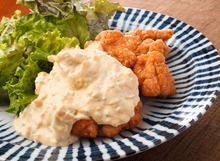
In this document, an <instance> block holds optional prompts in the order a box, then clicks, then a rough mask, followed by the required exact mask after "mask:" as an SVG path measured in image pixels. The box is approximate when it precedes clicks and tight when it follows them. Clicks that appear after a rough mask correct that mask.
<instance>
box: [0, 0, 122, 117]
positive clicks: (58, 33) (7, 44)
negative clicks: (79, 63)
mask: <svg viewBox="0 0 220 161" xmlns="http://www.w3.org/2000/svg"><path fill="white" fill-rule="evenodd" d="M17 3H19V4H23V5H25V6H27V7H28V8H29V9H30V14H28V15H25V16H22V15H21V11H19V10H17V11H15V13H14V15H13V16H12V17H11V18H6V17H3V18H2V20H1V22H0V93H1V94H7V95H8V98H9V100H10V105H9V107H8V108H7V109H6V111H7V112H10V113H15V114H16V115H17V116H19V113H20V112H21V111H23V110H24V109H25V108H26V106H27V105H28V104H30V102H32V101H33V100H34V99H35V98H36V97H37V96H36V95H35V84H34V80H35V79H36V77H37V75H38V73H39V72H42V71H44V72H49V71H51V69H52V66H53V64H52V63H51V62H49V61H48V59H47V57H48V56H49V55H56V54H57V53H58V52H59V51H61V50H62V49H63V48H64V47H75V46H80V47H81V48H83V46H84V44H85V42H86V41H88V40H93V39H94V37H95V36H96V35H97V34H98V33H100V32H101V31H103V30H106V29H108V20H109V19H110V18H111V16H112V15H113V14H114V13H115V11H122V12H123V11H124V8H123V7H122V6H121V5H120V4H119V3H113V2H110V1H108V0H92V1H91V2H89V3H83V2H81V1H80V0H47V1H42V0H18V1H17Z"/></svg>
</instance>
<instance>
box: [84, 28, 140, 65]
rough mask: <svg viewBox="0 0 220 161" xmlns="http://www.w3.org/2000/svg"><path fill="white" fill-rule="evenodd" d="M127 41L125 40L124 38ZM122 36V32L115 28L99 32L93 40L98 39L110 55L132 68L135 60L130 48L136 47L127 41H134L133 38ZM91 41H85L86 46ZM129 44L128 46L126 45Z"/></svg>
mask: <svg viewBox="0 0 220 161" xmlns="http://www.w3.org/2000/svg"><path fill="white" fill-rule="evenodd" d="M125 39H126V40H127V41H126V40H125ZM129 39H130V37H129V36H128V37H126V38H125V37H124V34H123V33H122V32H120V31H117V30H105V31H102V32H101V33H99V34H98V35H97V36H96V38H95V41H100V42H101V45H102V47H103V50H104V51H106V52H107V53H108V54H109V55H111V56H112V57H114V58H116V59H118V61H120V62H121V63H122V64H123V65H124V66H126V67H128V68H132V67H133V66H134V64H135V63H136V61H137V58H136V55H135V53H134V52H133V51H132V50H130V48H136V46H133V45H132V44H130V43H129V42H135V38H132V40H129ZM90 43H91V42H88V43H86V45H85V46H88V45H89V44H90ZM137 43H138V42H137ZM127 46H129V47H127Z"/></svg>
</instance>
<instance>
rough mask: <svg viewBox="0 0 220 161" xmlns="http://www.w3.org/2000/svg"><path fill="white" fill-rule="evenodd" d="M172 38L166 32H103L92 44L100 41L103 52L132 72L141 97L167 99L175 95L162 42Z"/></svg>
mask: <svg viewBox="0 0 220 161" xmlns="http://www.w3.org/2000/svg"><path fill="white" fill-rule="evenodd" d="M172 35H173V30H170V29H166V30H157V29H152V30H142V29H138V30H136V31H131V32H127V33H125V34H123V33H121V32H120V31H117V30H106V31H103V32H101V33H100V34H98V35H97V37H96V38H95V41H100V42H101V45H102V47H103V50H104V51H106V52H107V53H108V54H109V55H111V56H113V57H114V58H116V59H117V60H118V61H120V62H121V63H122V64H123V65H124V66H126V67H128V68H131V69H132V70H133V71H134V73H135V74H136V76H137V77H138V80H139V84H140V90H141V91H142V94H143V95H144V96H152V97H157V96H161V97H167V96H172V95H174V94H175V82H174V79H173V77H172V76H171V74H170V72H169V69H168V67H167V66H166V64H165V58H166V57H167V55H168V54H169V53H170V51H171V48H170V47H169V46H168V45H167V44H166V43H165V42H164V41H166V40H168V39H169V38H171V37H172ZM90 43H92V42H91V41H90V42H88V43H87V44H86V45H89V44H90ZM153 53H154V54H153ZM146 55H148V56H146Z"/></svg>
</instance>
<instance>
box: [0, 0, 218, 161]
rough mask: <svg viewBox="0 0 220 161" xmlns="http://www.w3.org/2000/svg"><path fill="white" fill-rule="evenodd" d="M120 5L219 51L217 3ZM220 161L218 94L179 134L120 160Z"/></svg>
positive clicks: (9, 5) (6, 7)
mask: <svg viewBox="0 0 220 161" xmlns="http://www.w3.org/2000/svg"><path fill="white" fill-rule="evenodd" d="M115 1H116V2H120V3H121V4H122V5H123V6H128V7H136V8H143V9H146V10H152V11H155V12H160V13H164V14H167V15H169V16H172V17H175V18H177V19H179V20H182V21H184V22H186V23H187V24H189V25H191V26H193V27H195V28H196V29H198V30H199V31H200V32H202V33H203V34H204V35H205V36H206V37H207V38H208V39H209V40H210V41H211V42H212V43H213V44H214V46H215V47H216V49H217V50H218V51H220V7H219V6H220V0H208V1H207V0H191V1H189V0H156V1H155V0H115ZM16 9H21V10H23V11H24V12H23V14H27V13H28V10H27V9H26V8H25V7H23V6H20V5H15V0H1V1H0V19H1V17H2V16H11V15H12V13H13V12H14V11H15V10H16ZM145 160H147V161H220V95H219V96H218V97H217V99H216V100H215V102H214V103H213V105H212V107H211V108H210V109H209V110H208V112H206V113H205V115H204V116H202V117H201V118H200V119H199V120H198V121H197V122H196V123H195V124H194V125H193V126H191V127H190V128H188V129H187V130H186V131H184V132H183V133H182V134H180V135H178V136H176V137H175V138H173V139H171V140H169V141H167V142H165V143H163V144H161V145H159V146H157V147H155V148H152V149H150V150H147V151H144V152H142V153H139V154H135V155H133V156H130V157H128V158H124V159H120V161H145Z"/></svg>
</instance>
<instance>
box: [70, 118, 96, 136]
mask: <svg viewBox="0 0 220 161" xmlns="http://www.w3.org/2000/svg"><path fill="white" fill-rule="evenodd" d="M71 134H73V135H76V136H78V137H90V138H95V137H96V136H97V134H98V126H97V124H96V122H95V121H94V120H93V119H89V120H79V121H77V122H75V123H74V124H73V127H72V130H71Z"/></svg>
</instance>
